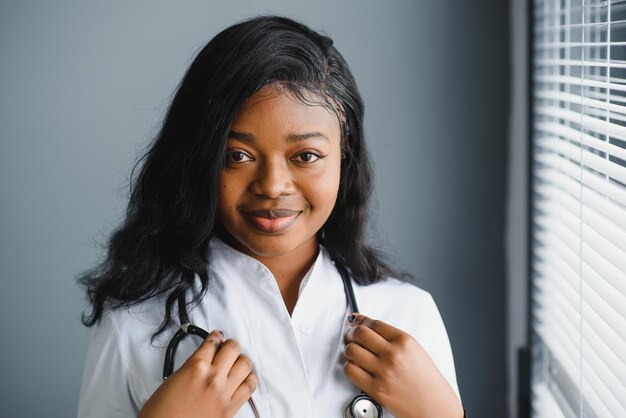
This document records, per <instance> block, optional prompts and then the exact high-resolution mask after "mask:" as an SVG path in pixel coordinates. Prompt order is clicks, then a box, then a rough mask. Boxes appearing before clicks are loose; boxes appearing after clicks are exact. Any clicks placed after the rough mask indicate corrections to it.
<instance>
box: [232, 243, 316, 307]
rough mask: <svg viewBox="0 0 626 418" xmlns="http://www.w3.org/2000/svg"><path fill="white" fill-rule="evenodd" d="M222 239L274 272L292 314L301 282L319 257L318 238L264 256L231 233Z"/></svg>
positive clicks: (284, 300)
mask: <svg viewBox="0 0 626 418" xmlns="http://www.w3.org/2000/svg"><path fill="white" fill-rule="evenodd" d="M222 239H223V240H224V241H225V242H226V243H227V244H228V245H230V246H231V247H233V248H235V249H237V250H239V251H241V252H243V253H245V254H247V255H249V256H250V257H252V258H254V259H256V260H258V261H260V262H261V263H263V265H265V267H267V268H268V270H269V271H271V272H272V275H273V276H274V278H275V279H276V283H277V284H278V288H279V290H280V293H281V295H282V297H283V302H284V303H285V307H286V308H287V311H288V312H289V315H291V313H292V312H293V309H294V308H295V306H296V302H297V301H298V294H299V292H300V283H302V279H304V276H305V275H306V273H307V272H308V271H309V270H310V268H311V266H312V265H313V263H314V262H315V260H316V258H317V254H318V252H319V246H318V243H317V239H315V238H312V239H311V240H309V241H307V242H305V243H304V244H302V245H301V246H300V247H298V248H296V249H295V250H294V251H292V252H290V253H288V254H283V255H279V256H273V257H264V256H261V255H258V254H255V253H252V252H251V251H249V250H247V248H242V244H241V243H240V242H238V241H237V240H236V239H234V238H233V237H232V236H230V235H228V236H225V237H223V238H222ZM246 250H247V251H246Z"/></svg>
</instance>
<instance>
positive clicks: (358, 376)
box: [343, 360, 374, 393]
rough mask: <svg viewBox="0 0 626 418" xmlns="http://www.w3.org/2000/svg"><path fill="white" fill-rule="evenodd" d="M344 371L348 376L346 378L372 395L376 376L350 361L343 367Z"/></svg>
mask: <svg viewBox="0 0 626 418" xmlns="http://www.w3.org/2000/svg"><path fill="white" fill-rule="evenodd" d="M343 371H344V373H345V374H346V377H347V378H348V379H350V381H351V382H352V383H354V385H355V386H357V387H358V388H360V389H361V390H362V391H364V392H365V393H372V388H373V386H374V376H372V375H371V374H370V373H368V372H367V371H366V370H363V369H362V368H361V367H360V366H359V365H358V364H356V363H353V362H352V361H350V360H348V361H346V364H345V365H344V366H343Z"/></svg>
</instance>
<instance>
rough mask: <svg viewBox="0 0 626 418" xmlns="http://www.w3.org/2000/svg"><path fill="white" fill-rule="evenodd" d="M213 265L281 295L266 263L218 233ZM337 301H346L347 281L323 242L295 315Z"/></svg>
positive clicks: (213, 246) (213, 240)
mask: <svg viewBox="0 0 626 418" xmlns="http://www.w3.org/2000/svg"><path fill="white" fill-rule="evenodd" d="M209 268H211V269H214V270H215V271H221V272H225V271H226V272H228V273H229V274H227V276H228V277H229V280H242V281H244V282H246V283H245V285H246V286H253V287H256V288H259V289H261V290H265V291H267V292H270V293H274V294H276V293H277V294H278V295H280V291H279V288H278V284H277V282H276V279H275V277H274V275H273V274H272V272H271V271H270V270H269V269H268V268H267V267H266V266H265V265H264V264H263V263H261V262H260V261H258V260H256V259H255V258H253V257H250V256H249V255H247V254H244V253H242V252H240V251H238V250H236V249H235V248H233V247H231V246H230V245H228V244H226V243H225V242H224V241H222V240H221V239H220V238H218V237H217V236H213V237H212V238H211V240H210V242H209ZM281 301H282V299H281ZM322 302H323V303H322ZM335 303H338V304H345V293H344V291H343V283H342V281H341V276H340V275H339V273H338V271H337V270H336V268H335V266H334V265H333V263H332V260H331V257H330V255H329V253H328V251H327V250H326V248H324V246H322V245H319V251H318V255H317V258H316V259H315V262H314V263H313V265H312V266H311V268H310V269H309V271H308V272H307V273H306V274H305V276H304V278H303V279H302V281H301V283H300V289H299V296H298V302H297V304H296V307H295V309H294V312H293V317H294V318H295V317H296V316H300V315H303V313H300V312H299V311H307V312H308V313H307V316H308V315H310V314H311V309H312V308H313V306H314V305H317V309H315V310H316V311H318V312H319V311H320V307H321V306H328V305H329V304H335Z"/></svg>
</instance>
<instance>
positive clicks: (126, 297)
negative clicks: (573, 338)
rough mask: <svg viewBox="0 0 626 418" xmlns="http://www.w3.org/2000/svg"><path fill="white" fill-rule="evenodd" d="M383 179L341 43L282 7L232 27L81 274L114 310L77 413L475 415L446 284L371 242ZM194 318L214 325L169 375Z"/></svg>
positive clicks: (180, 98)
mask: <svg viewBox="0 0 626 418" xmlns="http://www.w3.org/2000/svg"><path fill="white" fill-rule="evenodd" d="M370 190H371V173H370V165H369V161H368V155H367V152H366V149H365V143H364V139H363V103H362V100H361V97H360V95H359V93H358V90H357V87H356V84H355V81H354V79H353V77H352V75H351V73H350V71H349V69H348V66H347V64H346V63H345V61H344V59H343V58H342V56H341V55H340V54H339V52H338V51H337V50H336V49H335V48H334V46H333V45H332V41H331V40H330V39H329V38H328V37H325V36H322V35H320V34H318V33H316V32H313V31H312V30H310V29H309V28H307V27H305V26H303V25H301V24H299V23H297V22H294V21H292V20H289V19H286V18H280V17H259V18H255V19H251V20H248V21H244V22H241V23H239V24H237V25H234V26H232V27H230V28H227V29H226V30H224V31H222V32H221V33H220V34H218V35H217V36H216V37H215V38H214V39H213V40H212V41H211V42H209V44H207V45H206V47H205V48H204V49H203V50H202V51H201V52H200V53H199V54H198V56H197V57H196V58H195V60H194V62H193V63H192V64H191V66H190V68H189V70H188V71H187V73H186V75H185V76H184V78H183V80H182V83H181V85H180V87H179V88H178V91H177V92H176V95H175V96H174V99H173V101H172V104H171V106H170V109H169V111H168V113H167V116H166V118H165V121H164V124H163V127H162V129H161V132H160V133H159V135H158V136H157V138H156V139H155V141H154V142H153V143H152V144H151V146H150V148H149V150H148V152H147V153H146V155H145V156H144V158H143V165H142V167H141V172H140V173H139V175H138V177H137V178H136V179H135V180H134V182H133V188H132V192H131V197H130V202H129V206H128V211H127V217H126V220H125V222H124V224H123V225H122V226H121V227H120V228H119V229H118V230H117V231H116V232H115V234H114V235H113V237H112V238H111V241H110V243H109V246H108V253H107V258H106V259H105V261H104V262H103V264H101V265H100V266H99V267H98V268H96V269H94V270H92V271H90V272H88V273H86V274H85V275H84V276H83V277H82V278H81V282H82V283H83V284H84V285H85V286H86V288H87V293H88V296H89V298H90V301H91V304H92V311H91V314H90V315H88V316H86V317H85V318H84V323H85V324H86V325H87V326H94V325H97V326H96V327H95V328H94V332H93V334H92V339H91V342H90V348H89V352H88V354H87V359H86V366H85V374H84V378H83V386H82V391H81V397H80V402H79V411H78V415H79V416H84V417H101V416H102V417H104V416H107V417H108V416H135V415H137V414H139V416H141V417H174V416H181V417H193V416H202V417H233V416H237V417H252V416H255V414H258V415H259V416H262V417H270V416H272V417H313V416H316V417H329V416H340V415H341V414H343V412H344V410H345V409H346V408H347V407H348V409H350V408H352V412H353V413H355V414H357V416H358V414H361V415H363V414H365V415H363V416H376V415H371V414H372V413H374V414H375V413H376V412H377V408H378V406H377V405H380V407H381V408H382V409H381V411H384V413H385V416H387V417H389V416H395V417H426V416H429V417H430V416H437V417H459V418H460V417H462V416H463V408H462V406H461V402H460V399H459V395H458V388H457V385H456V377H455V371H454V363H453V359H452V353H451V350H450V345H449V341H448V337H447V334H446V331H445V327H444V325H443V322H442V320H441V317H440V315H439V312H438V310H437V308H436V306H435V303H434V301H433V300H432V297H431V296H430V295H429V294H428V293H427V292H425V291H423V290H421V289H418V288H416V287H414V286H412V285H410V284H408V283H404V282H401V281H399V280H397V279H395V278H391V277H398V275H397V274H395V273H394V272H393V271H392V269H391V268H390V267H389V266H387V265H386V264H385V263H384V262H383V261H382V260H381V258H380V256H379V255H378V254H377V253H376V252H375V251H374V250H373V249H372V248H370V247H369V246H368V245H367V244H365V240H364V237H363V233H364V227H365V225H366V215H367V201H368V196H369V192H370ZM341 273H343V276H342V274H341ZM346 277H351V280H352V281H350V279H345V278H346ZM344 279H345V280H344ZM352 283H353V284H352ZM350 287H353V290H352V292H353V293H354V296H355V298H354V299H355V300H356V301H358V304H359V308H360V309H361V310H362V312H363V314H355V315H352V314H353V312H352V309H351V306H350V305H349V304H347V303H346V295H348V296H349V295H350V290H348V289H349V288H350ZM353 308H354V307H353ZM364 314H367V315H368V316H365V315H364ZM183 323H191V324H194V325H196V326H199V327H201V328H204V329H207V330H209V329H211V330H213V331H211V333H209V334H208V337H207V338H206V339H205V340H204V342H202V339H201V338H197V337H189V338H185V339H182V341H181V342H180V345H179V346H178V349H177V350H176V352H175V353H176V354H175V361H174V364H170V365H169V367H168V366H167V365H166V367H165V371H164V372H163V373H164V374H162V370H163V369H162V367H163V364H164V363H166V364H167V363H168V362H170V363H171V361H170V360H171V357H174V355H173V354H172V355H168V350H167V348H166V347H167V346H168V343H169V342H170V340H171V339H172V335H174V334H175V333H176V332H177V329H178V328H179V327H180V325H181V324H183ZM182 328H183V329H184V330H179V331H178V333H177V334H176V335H177V337H175V340H176V341H177V338H178V336H179V335H180V336H181V338H182V336H184V335H186V333H187V332H188V327H187V325H185V326H184V327H182ZM190 329H195V328H193V327H192V328H190ZM202 336H203V337H205V336H206V335H202ZM166 357H167V359H166ZM168 368H171V369H172V371H173V370H176V371H174V372H173V374H171V376H169V377H168V378H167V379H166V380H165V381H164V380H163V377H164V375H165V376H168V375H169V372H168V371H167V369H168ZM360 391H363V394H362V395H360V396H361V398H363V399H364V401H363V399H361V398H359V397H358V395H359V392H360ZM355 395H357V397H356V398H357V400H359V403H357V402H356V401H355V402H353V404H352V405H351V406H349V404H350V403H351V401H352V400H353V399H355ZM370 400H371V401H372V402H376V403H368V402H370ZM361 401H363V402H365V403H363V402H361ZM246 402H248V403H249V404H250V407H246V406H245V403H246ZM363 405H367V407H366V408H365V407H363V408H362V406H363ZM359 408H360V409H359ZM367 408H370V409H369V410H367ZM356 409H359V410H356ZM355 411H356V412H355Z"/></svg>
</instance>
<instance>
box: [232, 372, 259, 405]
mask: <svg viewBox="0 0 626 418" xmlns="http://www.w3.org/2000/svg"><path fill="white" fill-rule="evenodd" d="M258 384H259V381H258V379H257V376H256V373H254V372H250V373H248V375H247V376H246V378H245V379H244V380H243V382H241V383H240V384H239V385H238V386H237V389H235V392H234V393H233V396H232V398H231V400H232V403H233V404H235V405H242V404H243V403H244V402H245V401H247V400H248V399H250V397H251V396H252V394H253V393H254V391H255V390H256V388H257V386H258Z"/></svg>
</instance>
